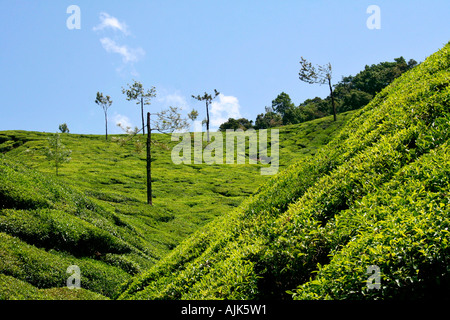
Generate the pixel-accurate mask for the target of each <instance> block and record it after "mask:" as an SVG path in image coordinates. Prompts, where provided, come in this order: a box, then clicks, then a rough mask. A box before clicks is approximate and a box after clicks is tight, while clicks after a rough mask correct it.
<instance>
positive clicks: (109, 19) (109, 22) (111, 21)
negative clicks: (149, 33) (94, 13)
mask: <svg viewBox="0 0 450 320" xmlns="http://www.w3.org/2000/svg"><path fill="white" fill-rule="evenodd" d="M104 29H112V30H118V31H120V32H122V33H123V34H124V35H129V34H130V32H129V29H128V26H127V24H126V23H125V22H120V21H119V20H118V19H117V18H115V17H113V16H110V15H109V14H108V13H106V12H101V13H100V24H98V25H96V26H95V27H94V28H92V30H94V31H100V30H104Z"/></svg>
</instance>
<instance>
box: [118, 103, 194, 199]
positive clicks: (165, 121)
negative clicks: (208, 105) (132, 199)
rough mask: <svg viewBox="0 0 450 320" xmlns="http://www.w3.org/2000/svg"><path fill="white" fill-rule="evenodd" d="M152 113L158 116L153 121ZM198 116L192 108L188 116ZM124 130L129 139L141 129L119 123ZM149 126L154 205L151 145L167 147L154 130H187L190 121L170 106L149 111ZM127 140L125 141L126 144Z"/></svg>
mask: <svg viewBox="0 0 450 320" xmlns="http://www.w3.org/2000/svg"><path fill="white" fill-rule="evenodd" d="M151 115H155V116H156V120H153V121H151ZM197 116H198V112H197V111H196V110H192V111H191V112H190V113H189V114H188V118H189V119H190V120H192V121H194V120H195V119H196V118H197ZM119 126H120V127H121V128H122V129H123V130H124V131H126V132H127V133H128V134H129V135H130V137H129V138H128V140H127V141H129V140H131V139H133V138H134V137H135V136H136V135H137V134H138V133H139V132H140V131H141V130H142V129H141V130H139V129H138V128H136V129H135V130H133V131H131V130H130V128H123V127H122V126H121V125H119ZM145 126H146V127H147V143H146V145H147V166H146V169H147V204H149V205H153V201H152V198H153V196H152V153H151V145H152V144H156V145H159V146H160V147H161V146H162V147H166V146H165V145H164V144H160V143H156V142H155V141H153V140H152V131H154V130H156V131H159V132H160V133H165V134H170V133H172V132H174V131H175V130H185V129H188V128H189V122H188V120H187V118H182V116H181V113H180V109H179V108H177V107H169V109H165V110H162V111H161V112H157V113H154V114H152V113H150V112H147V123H146V124H145ZM125 143H126V141H124V142H123V144H125Z"/></svg>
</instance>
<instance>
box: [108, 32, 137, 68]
mask: <svg viewBox="0 0 450 320" xmlns="http://www.w3.org/2000/svg"><path fill="white" fill-rule="evenodd" d="M100 42H101V44H102V46H103V48H104V49H105V50H106V51H107V52H113V53H118V54H120V55H121V56H122V60H123V62H124V63H129V62H137V61H138V60H139V59H141V58H142V57H143V56H144V55H145V51H144V49H142V48H136V49H133V48H130V47H128V46H126V45H118V44H117V43H116V42H115V41H114V40H112V39H110V38H107V37H105V38H101V39H100Z"/></svg>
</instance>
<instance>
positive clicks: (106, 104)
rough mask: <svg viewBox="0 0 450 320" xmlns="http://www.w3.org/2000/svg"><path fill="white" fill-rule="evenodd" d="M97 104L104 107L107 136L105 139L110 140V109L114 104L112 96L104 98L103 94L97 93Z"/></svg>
mask: <svg viewBox="0 0 450 320" xmlns="http://www.w3.org/2000/svg"><path fill="white" fill-rule="evenodd" d="M95 103H96V104H98V105H99V106H101V107H102V109H103V112H104V113H105V129H106V135H105V138H106V140H108V108H109V107H110V106H111V104H112V100H111V97H110V96H106V97H104V96H103V93H100V92H97V98H96V99H95Z"/></svg>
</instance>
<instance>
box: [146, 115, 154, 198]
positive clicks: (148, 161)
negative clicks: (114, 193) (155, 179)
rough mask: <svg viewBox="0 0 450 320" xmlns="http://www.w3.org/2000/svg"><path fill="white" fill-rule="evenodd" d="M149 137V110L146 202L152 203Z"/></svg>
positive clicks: (148, 118)
mask: <svg viewBox="0 0 450 320" xmlns="http://www.w3.org/2000/svg"><path fill="white" fill-rule="evenodd" d="M151 137H152V131H151V128H150V112H147V203H148V204H149V205H153V203H152V156H151V149H150V147H151Z"/></svg>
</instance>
